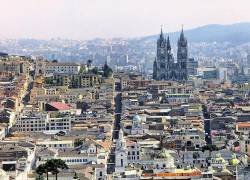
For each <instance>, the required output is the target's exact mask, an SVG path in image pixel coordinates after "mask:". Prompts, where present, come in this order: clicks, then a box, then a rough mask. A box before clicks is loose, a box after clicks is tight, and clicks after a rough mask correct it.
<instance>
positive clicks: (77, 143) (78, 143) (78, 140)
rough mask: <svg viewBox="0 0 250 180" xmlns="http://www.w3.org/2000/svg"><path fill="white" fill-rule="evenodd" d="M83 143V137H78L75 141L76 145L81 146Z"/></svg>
mask: <svg viewBox="0 0 250 180" xmlns="http://www.w3.org/2000/svg"><path fill="white" fill-rule="evenodd" d="M82 144H83V140H82V139H76V140H75V142H74V146H75V147H78V146H81V145H82Z"/></svg>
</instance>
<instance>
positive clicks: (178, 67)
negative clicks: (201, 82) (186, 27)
mask: <svg viewBox="0 0 250 180" xmlns="http://www.w3.org/2000/svg"><path fill="white" fill-rule="evenodd" d="M187 61H188V47H187V39H186V38H185V36H184V32H183V29H182V31H181V34H180V37H179V40H178V50H177V62H175V61H174V57H173V54H172V52H171V45H170V40H169V36H168V37H167V40H166V38H165V37H164V35H163V32H162V29H161V34H160V37H159V39H158V40H157V55H156V58H155V61H154V65H153V79H155V80H167V81H186V80H187V76H188V75H187Z"/></svg>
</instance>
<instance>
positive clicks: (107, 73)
mask: <svg viewBox="0 0 250 180" xmlns="http://www.w3.org/2000/svg"><path fill="white" fill-rule="evenodd" d="M112 74H113V70H112V69H111V68H110V67H109V66H108V64H107V62H106V63H105V64H104V66H103V76H104V77H110V76H111V75H112Z"/></svg>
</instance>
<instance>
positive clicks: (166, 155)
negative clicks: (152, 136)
mask: <svg viewBox="0 0 250 180" xmlns="http://www.w3.org/2000/svg"><path fill="white" fill-rule="evenodd" d="M159 158H164V159H173V157H172V156H171V155H170V154H169V152H168V151H167V150H162V151H161V152H160V154H159Z"/></svg>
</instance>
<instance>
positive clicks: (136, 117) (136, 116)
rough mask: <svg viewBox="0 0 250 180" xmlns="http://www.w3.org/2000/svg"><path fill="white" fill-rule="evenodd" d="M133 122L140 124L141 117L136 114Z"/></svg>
mask: <svg viewBox="0 0 250 180" xmlns="http://www.w3.org/2000/svg"><path fill="white" fill-rule="evenodd" d="M133 121H136V122H141V117H140V116H139V115H138V114H137V115H135V116H134V118H133Z"/></svg>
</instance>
